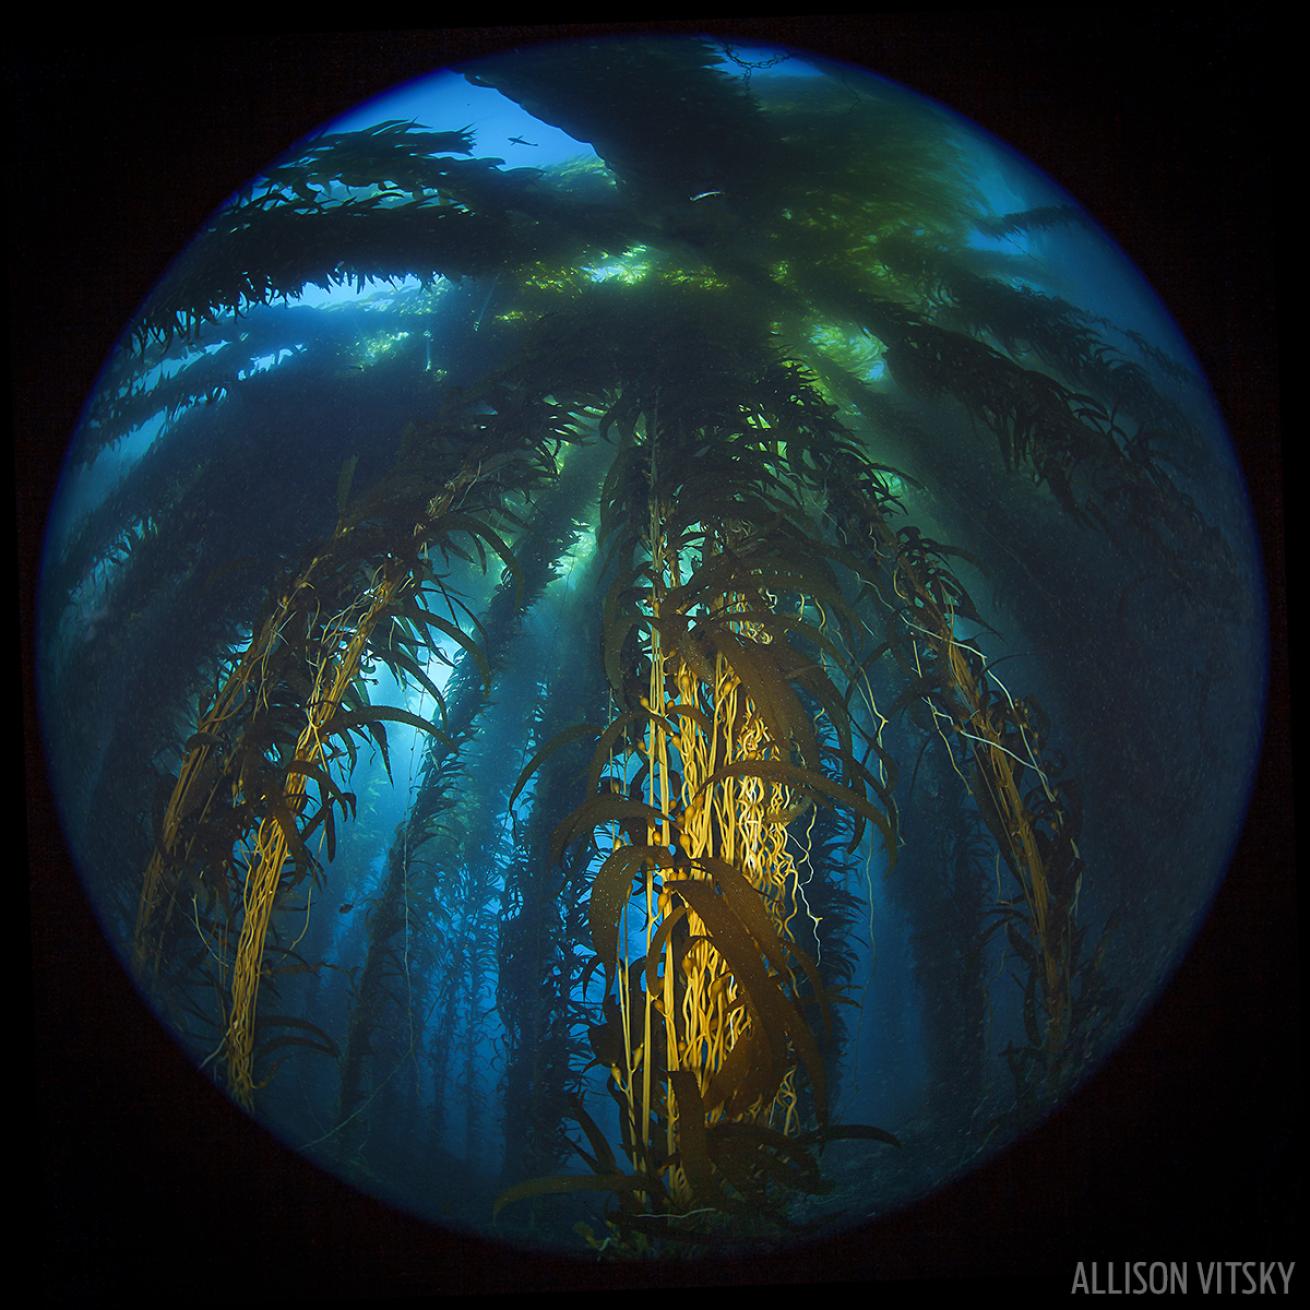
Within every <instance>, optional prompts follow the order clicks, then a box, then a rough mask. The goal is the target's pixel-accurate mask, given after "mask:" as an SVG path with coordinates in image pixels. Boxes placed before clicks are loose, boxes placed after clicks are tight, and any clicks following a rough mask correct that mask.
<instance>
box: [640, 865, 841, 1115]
mask: <svg viewBox="0 0 1310 1310" xmlns="http://www.w3.org/2000/svg"><path fill="white" fill-rule="evenodd" d="M664 888H665V890H666V891H676V892H677V893H678V895H679V896H681V897H682V899H683V900H684V901H686V902H687V904H688V905H690V906H691V908H692V910H694V911H695V913H696V914H697V915H698V916H699V917H700V918H701V919H702V920H703V921H704V923H705V926H706V927H707V928H708V929H709V931H710V936H711V939H712V940H713V943H714V949H715V950H716V951H717V952H718V953H719V954H720V955H721V956H722V957H723V959H724V960H725V962H726V963H727V965H728V968H729V969H731V970H732V973H733V976H734V977H735V978H736V980H737V984H738V986H739V987H740V988H741V989H742V991H744V992H745V993H746V997H747V1000H748V1003H749V1005H750V1009H751V1013H752V1018H753V1019H754V1021H755V1022H756V1023H758V1024H759V1026H760V1028H761V1030H762V1032H763V1034H764V1037H765V1039H766V1040H767V1041H768V1043H769V1047H770V1054H771V1056H772V1060H771V1063H772V1064H773V1065H774V1066H775V1067H776V1066H779V1065H782V1064H783V1063H784V1062H785V1061H786V1058H787V1051H786V1042H785V1038H786V1037H790V1038H791V1040H792V1044H793V1045H794V1046H795V1048H796V1051H797V1054H799V1056H800V1058H801V1062H802V1063H803V1064H804V1065H805V1068H806V1070H807V1071H808V1072H809V1075H810V1082H811V1084H812V1085H813V1088H814V1100H815V1109H816V1113H817V1114H818V1116H819V1122H820V1123H822V1122H824V1121H825V1120H826V1118H827V1106H826V1088H827V1074H826V1072H825V1070H824V1067H823V1060H822V1058H821V1057H820V1055H819V1047H818V1043H817V1042H816V1041H815V1040H814V1034H813V1033H811V1032H810V1030H809V1027H808V1026H807V1025H806V1023H805V1021H804V1019H802V1018H801V1016H800V1013H799V1011H798V1010H797V1009H796V1007H795V1006H794V1005H793V1004H792V1002H791V1000H790V999H789V998H788V997H787V995H786V994H785V993H784V992H783V990H782V988H781V986H780V985H779V981H778V979H777V978H775V977H771V976H770V975H769V973H768V972H767V970H766V969H765V967H764V963H763V961H762V960H761V959H760V956H759V949H760V948H759V946H758V945H757V944H756V942H755V941H754V939H753V938H752V937H751V935H750V932H749V930H748V929H747V928H746V927H745V925H744V924H743V923H742V922H741V920H740V919H739V918H738V917H737V915H736V914H735V912H734V911H733V909H732V907H731V906H730V905H729V903H728V902H727V900H726V899H725V898H724V897H722V896H720V895H719V894H718V892H716V891H715V889H714V886H713V884H712V883H708V882H694V881H689V880H686V879H672V878H671V879H666V880H665V883H664Z"/></svg>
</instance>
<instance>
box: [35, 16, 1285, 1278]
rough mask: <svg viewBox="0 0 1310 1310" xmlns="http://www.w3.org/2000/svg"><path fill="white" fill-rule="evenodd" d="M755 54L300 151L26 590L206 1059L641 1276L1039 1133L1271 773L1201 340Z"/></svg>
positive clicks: (188, 1027)
mask: <svg viewBox="0 0 1310 1310" xmlns="http://www.w3.org/2000/svg"><path fill="white" fill-rule="evenodd" d="M772 57H773V56H772V55H771V54H770V55H767V56H766V57H763V58H762V57H760V52H742V51H740V50H737V49H733V48H727V49H725V48H724V47H723V46H722V45H719V44H716V43H714V42H710V41H696V40H683V41H676V42H662V41H653V40H625V41H610V40H604V41H594V42H579V43H574V44H571V45H564V46H542V47H536V48H529V49H524V50H520V51H516V52H514V53H511V54H506V55H503V56H499V57H496V58H493V59H489V60H485V61H481V62H479V63H477V64H476V65H475V66H472V67H470V68H468V69H466V70H462V75H463V77H464V79H465V81H466V83H467V84H469V85H470V86H472V87H474V88H477V89H478V90H479V91H480V92H481V93H483V94H485V95H492V94H494V95H495V96H497V97H498V98H499V99H498V102H497V103H498V104H502V105H514V106H519V107H520V108H521V110H522V111H523V113H522V114H521V115H519V117H517V118H515V119H514V120H513V121H514V122H515V123H516V124H519V125H520V127H518V128H516V129H515V130H514V131H513V132H512V133H511V132H510V131H509V130H506V132H505V133H504V134H503V139H502V136H496V137H494V138H491V139H484V136H486V135H487V134H483V135H480V131H479V128H478V126H477V124H476V123H474V124H473V125H472V126H470V125H469V123H468V122H467V121H465V120H463V119H459V120H458V121H457V119H456V116H455V115H454V114H451V115H450V116H449V117H443V118H437V117H436V116H435V115H428V114H420V115H415V116H400V115H391V114H388V113H381V112H380V113H379V114H378V115H377V116H375V118H374V119H373V120H372V121H370V122H369V123H367V124H364V123H362V122H360V123H356V122H354V121H353V120H352V122H351V123H350V124H349V125H339V126H337V127H334V128H332V129H330V130H329V131H327V132H325V133H324V134H322V135H320V136H318V137H316V138H313V139H311V140H310V141H308V142H306V143H304V144H303V145H302V146H301V147H300V148H299V149H298V150H297V151H296V152H294V153H293V155H291V156H288V157H287V158H285V159H282V160H280V161H278V163H277V164H275V165H274V166H273V167H271V168H269V169H268V170H267V171H266V172H265V173H264V174H263V175H262V176H261V177H259V178H257V179H255V180H254V181H252V182H251V184H250V185H249V186H248V187H246V188H245V189H244V190H243V191H242V192H241V193H239V194H238V195H236V196H235V197H233V199H232V201H231V202H230V204H228V205H227V206H226V207H225V208H224V209H223V210H221V211H220V212H219V213H218V214H216V215H215V216H214V218H213V219H212V220H211V221H210V223H209V224H208V225H207V226H206V228H205V230H204V231H203V232H202V233H201V234H200V235H199V236H198V237H197V239H196V241H195V243H194V244H193V246H192V247H191V249H190V250H189V251H188V252H187V254H186V255H185V256H184V257H183V258H182V259H180V260H178V261H177V263H176V264H175V265H174V266H173V267H172V268H171V270H170V271H169V274H168V275H167V276H166V277H165V278H164V280H163V281H162V282H161V283H160V285H159V287H158V288H157V290H156V292H155V293H154V295H153V296H152V297H151V299H150V301H149V302H148V303H147V304H146V305H145V306H144V307H143V309H142V312H141V314H140V316H139V317H138V319H137V320H136V322H134V323H133V324H132V326H131V329H130V332H129V335H128V337H127V339H125V341H124V344H123V345H122V347H121V348H120V349H119V351H118V352H117V354H116V355H115V357H114V358H113V360H111V362H110V365H109V367H108V369H107V371H106V374H105V376H104V379H103V381H102V384H101V386H100V388H99V390H98V391H97V393H96V395H95V396H94V397H93V400H92V402H91V404H90V406H89V408H88V411H87V415H86V419H85V422H84V425H83V428H82V430H81V432H80V434H79V438H78V444H77V447H76V450H75V458H77V459H78V460H79V461H80V463H81V465H82V466H83V469H84V470H85V471H84V472H83V473H82V474H81V484H80V485H81V487H82V488H83V492H82V498H81V499H80V501H79V500H77V499H70V502H69V505H70V508H69V509H68V511H67V512H66V514H65V517H64V521H63V525H62V530H61V532H60V534H59V535H58V537H57V539H56V540H55V541H54V542H53V544H52V548H51V554H50V558H49V561H48V567H47V573H46V578H45V586H46V589H47V590H46V594H47V597H48V603H47V606H46V610H45V620H46V626H45V630H44V632H43V634H42V639H43V644H44V649H45V652H46V657H47V676H46V685H45V693H46V697H47V703H48V705H49V706H50V707H52V712H51V714H50V716H49V718H48V721H47V722H48V732H49V737H50V748H51V755H52V759H53V762H54V767H55V771H56V775H57V780H58V783H59V786H60V788H61V791H62V794H63V796H64V798H65V803H66V808H67V819H68V824H69V830H70V835H71V838H72V840H73V843H74V845H75V846H77V847H78V848H79V849H80V850H81V851H82V852H83V853H84V856H85V862H86V865H87V872H88V877H89V880H90V882H91V885H92V886H93V889H94V891H95V894H96V896H97V899H98V902H99V904H100V906H101V909H102V913H103V916H104V918H105V921H106V924H107V926H108V928H109V930H110V932H111V934H112V935H113V936H114V938H115V940H117V941H118V942H119V943H121V945H122V949H123V951H124V954H125V955H126V956H127V957H128V958H129V960H130V962H131V966H132V969H133V971H134V975H135V977H136V978H137V981H138V982H139V984H140V986H141V987H142V988H143V990H145V991H146V993H147V994H148V995H149V996H150V998H151V1000H152V1002H153V1003H154V1004H155V1005H156V1006H157V1008H158V1009H159V1011H160V1013H161V1014H162V1015H163V1016H164V1017H165V1019H166V1020H167V1022H168V1023H169V1025H170V1026H171V1028H172V1029H173V1030H174V1031H175V1032H177V1034H178V1035H179V1037H180V1038H181V1040H182V1041H183V1043H184V1045H185V1046H186V1048H187V1049H188V1051H190V1052H191V1053H192V1054H193V1055H194V1057H195V1059H196V1061H197V1062H198V1063H200V1064H201V1065H202V1067H203V1068H204V1069H205V1070H206V1071H207V1072H210V1073H212V1075H213V1076H214V1077H215V1079H216V1080H217V1081H218V1082H219V1083H220V1084H221V1085H222V1086H223V1087H225V1088H226V1089H227V1090H228V1091H229V1092H230V1093H231V1095H232V1096H233V1097H234V1098H235V1099H236V1100H237V1102H238V1103H240V1104H242V1105H243V1106H245V1107H247V1108H249V1109H251V1110H252V1111H253V1112H254V1113H256V1114H257V1115H258V1116H259V1117H260V1118H261V1119H262V1120H263V1121H265V1122H267V1123H269V1124H270V1125H272V1126H273V1127H275V1128H276V1129H277V1130H278V1131H279V1133H280V1134H281V1135H283V1136H284V1137H286V1138H287V1139H288V1140H290V1141H292V1142H293V1143H294V1144H296V1145H297V1146H300V1147H303V1148H304V1149H305V1150H307V1151H308V1152H309V1153H310V1154H311V1155H312V1156H313V1157H314V1158H316V1159H319V1160H321V1161H323V1162H324V1163H325V1164H327V1165H328V1166H329V1167H330V1168H332V1169H334V1170H336V1171H337V1172H339V1173H341V1174H343V1175H344V1176H346V1177H347V1178H349V1179H350V1180H351V1181H353V1182H356V1183H357V1184H359V1185H360V1186H362V1187H364V1188H366V1189H367V1190H370V1191H373V1192H376V1193H379V1194H381V1195H384V1196H387V1197H389V1198H390V1199H393V1200H397V1201H399V1202H401V1203H403V1204H405V1205H406V1206H409V1207H411V1208H416V1209H418V1210H419V1211H420V1212H421V1213H423V1214H425V1215H428V1216H431V1217H434V1218H439V1219H444V1220H446V1221H450V1222H470V1221H471V1222H474V1223H477V1224H482V1225H487V1226H490V1227H492V1228H493V1231H495V1232H496V1233H497V1234H499V1235H502V1236H504V1237H507V1238H509V1239H512V1240H517V1241H522V1242H528V1243H547V1244H554V1245H558V1246H565V1247H568V1246H570V1245H572V1246H574V1247H576V1249H577V1250H578V1251H579V1252H581V1253H596V1254H599V1255H600V1256H601V1257H603V1258H619V1259H638V1258H642V1257H645V1256H651V1255H655V1256H666V1255H670V1254H677V1255H697V1254H702V1253H704V1252H705V1251H706V1250H707V1249H709V1250H713V1249H716V1248H718V1247H720V1246H722V1245H723V1244H724V1243H736V1242H769V1243H776V1242H780V1241H790V1240H794V1239H795V1238H797V1237H798V1236H804V1235H806V1234H808V1233H812V1232H815V1231H819V1230H820V1229H821V1228H822V1226H823V1225H824V1224H831V1223H833V1222H841V1221H843V1220H847V1221H849V1220H851V1219H854V1218H856V1217H860V1216H862V1215H864V1214H867V1213H868V1212H869V1210H870V1208H874V1209H886V1208H889V1207H891V1206H894V1205H896V1204H897V1203H899V1202H901V1201H904V1200H905V1199H908V1198H909V1197H910V1196H913V1195H915V1194H916V1193H918V1192H921V1191H923V1190H925V1189H927V1188H928V1187H930V1186H932V1185H933V1184H934V1183H935V1182H936V1181H938V1180H940V1179H941V1178H943V1177H946V1176H949V1175H951V1174H952V1173H955V1172H958V1171H959V1170H961V1169H963V1168H966V1167H967V1166H968V1165H969V1164H970V1163H972V1162H973V1161H975V1160H977V1159H978V1158H980V1156H981V1155H982V1154H983V1153H985V1152H986V1151H988V1150H990V1149H992V1148H994V1147H995V1146H996V1145H997V1144H999V1143H1000V1142H1003V1141H1005V1140H1007V1139H1009V1138H1011V1137H1012V1136H1013V1135H1014V1134H1015V1133H1016V1132H1017V1131H1019V1130H1020V1129H1021V1128H1022V1127H1024V1126H1025V1125H1026V1124H1028V1123H1030V1122H1032V1121H1033V1120H1034V1119H1035V1118H1037V1117H1039V1116H1040V1115H1041V1114H1043V1113H1045V1112H1046V1111H1047V1110H1049V1108H1050V1107H1051V1106H1052V1105H1054V1104H1055V1103H1057V1102H1058V1100H1059V1099H1060V1098H1061V1097H1062V1096H1064V1095H1065V1094H1067V1093H1068V1091H1069V1090H1070V1089H1072V1088H1073V1087H1074V1086H1075V1085H1076V1084H1077V1083H1078V1082H1079V1081H1080V1080H1081V1079H1082V1077H1084V1076H1085V1074H1086V1073H1087V1072H1088V1071H1089V1070H1090V1069H1091V1068H1092V1067H1093V1066H1094V1064H1095V1063H1096V1062H1097V1061H1098V1060H1099V1059H1100V1058H1101V1057H1102V1056H1103V1055H1104V1053H1105V1052H1106V1051H1107V1050H1108V1049H1109V1045H1110V1044H1111V1043H1112V1041H1113V1040H1114V1039H1115V1037H1116V1036H1117V1035H1118V1034H1119V1033H1121V1032H1122V1031H1123V1030H1124V1028H1125V1025H1126V1024H1127V1023H1128V1022H1129V1021H1130V1019H1131V1018H1132V1017H1133V1015H1134V1014H1135V1012H1136V1011H1137V1010H1138V1008H1139V1007H1140V1006H1141V1005H1142V1004H1144V1003H1145V1001H1146V1000H1147V999H1148V998H1149V997H1150V996H1151V994H1152V993H1153V991H1154V989H1155V987H1156V985H1157V982H1158V980H1159V978H1160V976H1161V974H1162V973H1163V971H1164V970H1165V969H1166V968H1167V967H1168V965H1169V963H1170V962H1171V960H1172V959H1173V958H1174V955H1175V953H1176V951H1177V949H1178V945H1179V942H1180V932H1181V935H1182V939H1183V940H1185V938H1186V935H1187V932H1188V929H1189V924H1190V920H1191V919H1193V918H1194V917H1195V916H1196V914H1197V913H1198V911H1199V910H1200V908H1201V907H1202V906H1203V905H1204V903H1205V900H1206V898H1207V896H1208V894H1209V892H1210V889H1211V887H1212V885H1213V880H1214V876H1215V872H1216V869H1215V857H1214V853H1213V852H1214V849H1215V847H1216V846H1218V847H1219V848H1220V849H1222V847H1223V843H1225V842H1226V841H1227V840H1228V839H1229V836H1230V834H1231V829H1232V826H1233V824H1234V822H1235V818H1236V814H1237V812H1238V808H1239V806H1240V799H1241V797H1240V792H1241V787H1242V783H1243V780H1244V777H1245V769H1246V765H1245V761H1246V760H1247V759H1248V758H1249V756H1250V751H1251V744H1252V741H1253V737H1254V728H1253V717H1254V708H1253V707H1254V705H1255V698H1256V696H1257V694H1258V690H1257V685H1256V683H1257V679H1256V678H1255V676H1254V674H1253V669H1254V668H1255V666H1256V662H1257V661H1258V658H1259V639H1258V636H1254V635H1253V634H1254V633H1256V632H1257V631H1258V626H1259V624H1258V612H1257V611H1258V598H1257V584H1256V582H1255V575H1254V572H1253V568H1254V566H1253V563H1252V558H1251V548H1250V542H1249V540H1248V538H1247V529H1246V525H1245V521H1244V518H1243V512H1244V511H1243V504H1242V493H1241V488H1240V484H1239V483H1238V482H1237V480H1236V479H1235V476H1234V473H1233V470H1232V467H1231V465H1230V463H1229V460H1228V456H1227V455H1226V452H1225V451H1224V448H1223V444H1222V433H1221V429H1220V428H1219V427H1218V426H1217V424H1216V420H1215V418H1214V416H1213V413H1212V411H1211V410H1210V408H1209V405H1208V401H1207V398H1206V396H1205V392H1204V388H1203V384H1201V383H1200V381H1199V379H1197V378H1196V377H1195V376H1194V374H1193V373H1192V369H1191V365H1190V363H1189V360H1188V358H1187V356H1186V352H1185V348H1184V347H1182V345H1181V343H1179V342H1178V341H1177V339H1176V338H1175V337H1173V336H1171V335H1170V333H1169V331H1168V330H1167V329H1165V328H1163V327H1162V326H1161V324H1160V323H1159V321H1158V320H1155V319H1152V317H1151V316H1150V314H1149V313H1148V312H1146V311H1145V310H1144V309H1143V308H1142V306H1141V304H1140V303H1139V302H1138V301H1136V300H1134V298H1133V295H1132V294H1131V291H1129V292H1125V293H1123V295H1121V296H1118V297H1116V296H1115V295H1113V294H1110V293H1108V292H1107V291H1106V288H1105V285H1104V284H1103V283H1102V280H1101V279H1102V274H1103V270H1104V269H1105V268H1106V266H1107V262H1106V261H1107V259H1108V256H1107V255H1106V254H1105V251H1104V248H1103V246H1102V245H1101V244H1100V242H1099V238H1097V237H1096V235H1095V234H1094V233H1092V232H1090V231H1088V229H1087V227H1086V226H1085V220H1084V219H1083V218H1082V217H1081V214H1080V211H1078V210H1077V209H1076V208H1075V207H1073V206H1071V205H1070V204H1069V203H1068V202H1067V201H1066V200H1064V199H1063V198H1062V197H1059V196H1058V195H1055V194H1054V193H1053V191H1052V190H1051V189H1050V188H1047V187H1044V186H1043V184H1042V183H1041V182H1040V180H1039V179H1035V178H1033V177H1031V176H1028V175H1023V174H1022V173H1021V171H1020V170H1019V169H1018V168H1017V166H1016V165H1013V164H1012V163H1005V164H1003V163H1002V162H1001V161H999V158H998V157H997V156H996V155H995V154H994V153H992V152H991V151H990V149H989V148H988V147H986V146H985V145H983V144H982V143H981V142H980V141H978V140H977V139H976V138H974V137H971V136H970V135H969V134H968V133H967V132H966V131H965V130H964V129H963V128H962V127H961V125H960V124H958V123H957V122H955V121H954V120H952V119H951V118H949V117H948V116H946V115H945V114H944V113H943V112H941V111H938V110H935V109H931V108H929V107H927V106H926V105H924V104H922V103H920V102H917V101H915V100H913V99H911V98H910V97H908V96H907V95H906V94H905V93H903V92H901V91H899V90H898V89H896V88H894V87H891V86H889V85H887V84H884V83H881V82H878V81H876V80H873V79H863V78H858V79H853V78H852V76H851V75H850V74H849V72H844V73H843V74H842V75H840V76H838V75H837V74H835V73H831V72H818V73H814V72H810V71H808V70H806V69H805V68H803V67H802V66H801V65H800V61H795V60H793V61H784V62H780V63H778V64H776V65H775V66H772V67H770V66H769V61H770V60H771V59H772ZM788 62H790V63H791V64H792V66H791V67H788ZM452 94H453V93H452ZM448 99H450V97H448ZM442 103H443V101H442V99H441V98H440V97H439V96H435V95H434V97H433V100H432V105H433V107H434V109H435V108H439V107H440V106H441V105H442ZM528 115H530V116H531V117H528ZM551 131H556V135H555V136H548V135H547V134H548V133H550V132H551ZM559 132H562V133H565V134H567V136H568V137H569V138H571V139H572V142H573V143H584V144H572V145H570V147H569V149H568V150H567V151H565V150H563V149H562V148H561V147H560V145H559V141H560V139H561V138H560V137H559V136H558V133H559ZM511 147H512V148H513V149H512V154H513V159H514V162H515V164H516V165H517V164H518V163H519V162H520V161H522V162H523V163H524V166H521V167H520V166H511V164H510V163H509V162H507V159H506V158H502V157H501V156H502V155H504V156H509V155H510V154H511ZM532 151H545V152H546V154H545V155H543V156H542V157H541V158H542V159H543V160H544V161H545V162H542V163H541V164H540V165H538V166H527V163H526V161H527V160H529V159H532V158H534V156H532V154H531V152H532ZM1070 260H1072V261H1073V262H1072V263H1070V262H1069V261H1070ZM1114 276H1115V277H1122V276H1123V275H1122V273H1120V272H1115V273H1114ZM1107 301H1109V302H1111V303H1107ZM1116 311H1119V315H1118V316H1117V314H1116ZM111 467H115V468H117V469H118V470H119V471H118V473H117V476H115V477H113V478H110V477H108V476H106V472H107V470H108V469H110V468H111ZM73 485H74V486H77V485H78V484H77V482H76V481H75V482H74V484H73ZM75 494H76V493H75V492H70V497H72V496H74V495H75ZM122 706H130V707H131V713H130V714H123V713H120V712H118V710H119V707H122ZM54 707H58V710H57V712H54ZM1162 852H1165V855H1164V856H1162ZM1180 907H1181V909H1180ZM1180 921H1181V922H1180Z"/></svg>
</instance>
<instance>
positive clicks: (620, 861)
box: [566, 796, 678, 973]
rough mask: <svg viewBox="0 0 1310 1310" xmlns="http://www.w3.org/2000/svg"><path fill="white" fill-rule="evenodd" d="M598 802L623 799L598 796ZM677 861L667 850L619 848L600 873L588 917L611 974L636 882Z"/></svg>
mask: <svg viewBox="0 0 1310 1310" xmlns="http://www.w3.org/2000/svg"><path fill="white" fill-rule="evenodd" d="M595 799H596V800H607V799H613V800H619V799H620V798H619V797H603V796H598V797H596V798H595ZM624 804H626V805H641V803H640V802H639V801H627V802H624ZM650 808H651V807H650V806H649V805H641V809H642V810H643V811H647V810H650ZM652 812H653V813H658V811H652ZM566 822H567V820H566ZM677 861H678V857H677V856H676V855H674V854H673V853H672V852H670V851H669V850H668V849H667V848H666V847H663V846H619V847H617V848H616V849H615V850H614V851H612V852H611V853H610V855H609V856H608V858H607V859H606V860H605V863H604V864H602V865H601V866H600V868H599V869H598V870H597V872H596V877H595V879H594V881H593V882H592V884H591V898H590V901H589V904H588V917H589V918H590V920H591V941H592V947H593V949H594V950H595V952H596V954H597V955H598V956H599V957H600V959H601V960H603V961H604V963H605V968H606V969H607V970H608V971H609V972H611V973H612V972H613V970H614V967H615V965H616V964H617V963H618V958H619V943H618V938H619V917H620V916H621V914H622V913H623V907H624V905H626V904H627V901H628V897H629V896H630V895H631V894H632V880H633V878H635V877H636V876H637V874H638V873H640V872H642V871H643V870H644V869H648V868H653V869H671V868H673V867H675V865H676V864H677Z"/></svg>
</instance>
